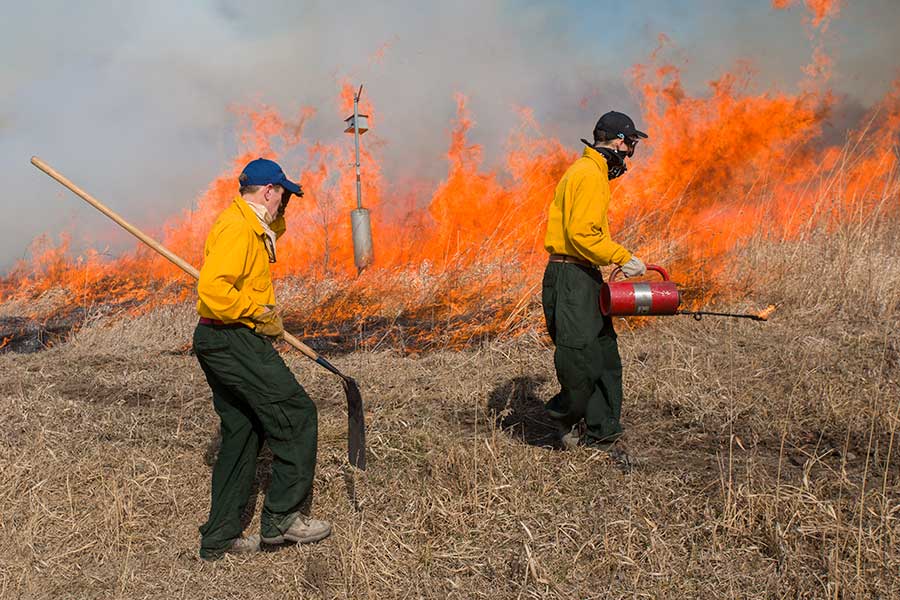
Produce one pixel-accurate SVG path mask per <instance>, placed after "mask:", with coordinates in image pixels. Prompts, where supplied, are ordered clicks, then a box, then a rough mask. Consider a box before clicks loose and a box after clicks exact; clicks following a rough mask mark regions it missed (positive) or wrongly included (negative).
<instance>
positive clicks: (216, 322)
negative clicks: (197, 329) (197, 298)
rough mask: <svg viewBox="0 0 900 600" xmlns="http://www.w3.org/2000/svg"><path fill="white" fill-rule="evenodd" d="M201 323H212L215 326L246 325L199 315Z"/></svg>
mask: <svg viewBox="0 0 900 600" xmlns="http://www.w3.org/2000/svg"><path fill="white" fill-rule="evenodd" d="M200 324H201V325H214V326H215V327H246V325H244V324H243V323H226V322H225V321H220V320H219V319H210V318H209V317H200Z"/></svg>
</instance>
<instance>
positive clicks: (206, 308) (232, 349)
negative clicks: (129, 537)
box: [194, 158, 331, 560]
mask: <svg viewBox="0 0 900 600" xmlns="http://www.w3.org/2000/svg"><path fill="white" fill-rule="evenodd" d="M239 184H240V190H239V195H237V196H236V197H235V199H234V202H233V203H232V204H231V206H229V207H228V208H226V209H225V210H224V211H223V212H222V213H221V214H220V215H219V218H218V219H217V220H216V222H215V224H214V225H213V228H212V231H210V233H209V236H208V237H207V239H206V246H205V251H204V252H205V258H204V262H203V268H202V269H201V270H200V280H199V282H198V285H197V292H198V295H199V297H200V299H199V301H198V302H197V312H198V313H199V314H200V323H199V324H198V325H197V328H196V330H195V331H194V351H195V353H196V355H197V360H198V361H199V362H200V366H201V367H202V369H203V372H204V374H205V375H206V380H207V382H208V383H209V386H210V388H212V392H213V405H214V406H215V409H216V412H217V413H218V414H219V418H220V420H221V434H222V444H221V447H220V449H219V455H218V458H217V459H216V464H215V466H214V467H213V473H212V500H211V503H210V510H209V519H208V520H207V521H206V523H205V524H204V525H203V526H201V527H200V533H201V536H202V538H201V542H200V556H201V557H202V558H204V559H207V560H213V559H216V558H219V557H221V556H222V555H223V554H224V553H226V552H232V553H247V552H255V551H257V550H258V549H259V546H260V537H261V538H262V541H263V542H265V543H269V544H281V543H284V542H315V541H318V540H321V539H323V538H325V537H327V536H328V535H329V534H330V533H331V525H329V524H328V523H327V522H325V521H319V520H314V519H310V518H307V517H306V516H305V515H302V514H301V513H300V506H301V504H303V502H304V501H305V500H306V498H307V497H308V496H309V493H310V490H311V489H312V483H313V474H314V473H315V467H316V445H317V436H318V432H317V413H316V407H315V405H314V404H313V402H312V401H311V400H310V398H309V396H307V394H306V392H305V391H304V390H303V388H302V387H301V386H300V384H299V383H297V380H296V379H294V376H293V374H292V373H291V371H290V370H289V369H288V368H287V366H286V365H285V364H284V361H283V360H282V359H281V356H279V354H278V352H277V351H276V350H275V349H274V348H273V346H272V339H273V338H277V337H279V336H281V335H282V334H283V333H284V326H283V324H282V321H281V317H280V316H279V313H278V311H277V310H276V304H275V291H274V288H273V286H272V276H271V274H270V272H269V263H273V262H275V260H276V253H275V241H276V239H277V238H278V237H280V236H281V234H283V233H284V231H285V228H286V226H285V220H284V210H285V208H286V207H287V204H288V201H289V200H290V198H291V195H298V196H302V195H303V192H302V191H301V190H300V186H299V185H297V184H296V183H294V182H292V181H290V180H289V179H288V178H287V177H286V176H285V174H284V171H282V169H281V167H279V166H278V164H277V163H275V162H272V161H271V160H266V159H262V158H260V159H257V160H254V161H252V162H250V163H248V164H247V166H246V167H244V170H243V172H242V173H241V175H240V178H239ZM263 441H266V442H267V443H268V445H269V448H270V449H271V450H272V454H273V455H274V460H273V461H272V478H271V482H270V483H269V489H268V490H267V491H266V499H265V503H264V504H263V510H262V515H261V517H260V536H255V535H254V536H250V537H242V536H241V534H242V529H243V527H242V526H241V515H242V513H243V511H244V508H245V507H246V506H247V502H248V500H249V499H250V493H251V490H252V487H253V479H254V477H255V475H256V457H257V454H258V452H259V448H260V445H261V444H262V442H263Z"/></svg>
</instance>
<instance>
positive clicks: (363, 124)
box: [344, 115, 369, 135]
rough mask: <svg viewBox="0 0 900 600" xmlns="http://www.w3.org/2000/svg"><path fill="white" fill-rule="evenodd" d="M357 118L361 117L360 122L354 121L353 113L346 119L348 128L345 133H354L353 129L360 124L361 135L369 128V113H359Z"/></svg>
mask: <svg viewBox="0 0 900 600" xmlns="http://www.w3.org/2000/svg"><path fill="white" fill-rule="evenodd" d="M357 119H359V121H358V123H357V122H354V119H353V115H350V116H349V117H347V118H346V119H344V122H345V123H347V129H345V130H344V133H353V129H354V128H355V127H356V126H357V125H358V126H359V134H360V135H362V134H364V133H365V132H367V131H368V130H369V115H357Z"/></svg>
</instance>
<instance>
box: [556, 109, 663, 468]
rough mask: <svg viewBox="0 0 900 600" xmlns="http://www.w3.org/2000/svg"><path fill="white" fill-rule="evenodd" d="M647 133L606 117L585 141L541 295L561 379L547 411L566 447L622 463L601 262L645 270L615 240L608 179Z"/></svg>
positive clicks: (617, 368)
mask: <svg viewBox="0 0 900 600" xmlns="http://www.w3.org/2000/svg"><path fill="white" fill-rule="evenodd" d="M646 137H647V134H646V133H644V132H642V131H638V130H637V128H636V127H635V124H634V121H633V120H632V119H631V118H630V117H628V116H627V115H625V114H623V113H620V112H615V111H613V112H608V113H606V114H604V115H603V116H602V117H600V120H599V121H597V125H596V126H595V127H594V141H593V143H590V142H588V141H587V140H584V139H582V140H581V141H582V142H583V143H584V144H585V145H586V146H587V147H586V148H585V149H584V153H583V155H582V156H581V158H579V159H578V160H576V161H575V162H574V163H573V164H572V165H571V166H570V167H569V168H568V170H567V171H566V172H565V174H564V175H563V177H562V179H560V181H559V184H558V185H557V186H556V191H555V193H554V197H553V202H552V203H551V204H550V209H549V214H548V221H547V233H546V236H545V238H544V247H545V249H546V250H547V252H548V253H550V259H549V262H548V263H547V267H546V270H545V272H544V279H543V290H542V298H541V300H542V304H543V308H544V318H545V319H546V322H547V329H548V331H549V333H550V337H551V339H552V340H553V343H554V344H555V346H556V350H555V353H554V364H555V367H556V375H557V378H558V379H559V384H560V391H559V393H558V394H556V395H555V396H553V397H552V398H551V399H550V401H549V402H547V405H546V409H547V412H548V414H549V415H550V417H551V418H552V419H553V421H554V422H555V423H556V425H557V427H558V429H559V432H560V438H561V443H562V445H563V446H564V447H565V448H567V449H568V448H573V447H575V446H577V445H586V446H591V447H597V448H600V449H603V450H606V451H608V452H609V453H610V455H611V456H613V458H615V459H617V460H619V461H620V462H621V461H626V462H627V460H628V459H627V454H625V453H624V451H623V450H622V449H621V446H620V445H619V447H617V445H616V441H617V440H618V439H619V437H620V436H621V435H622V426H621V424H620V422H619V417H620V414H621V410H622V361H621V358H620V357H619V348H618V344H617V341H616V332H615V330H614V329H613V324H612V320H611V319H610V317H605V316H603V314H602V313H601V312H600V306H599V302H598V297H599V293H600V286H601V284H602V283H603V277H602V275H601V274H600V270H599V267H600V266H605V265H609V264H613V263H615V264H617V265H620V266H621V267H622V271H623V273H624V274H625V275H626V276H627V277H635V276H639V275H643V274H644V273H645V272H646V267H645V265H644V263H643V262H642V261H641V259H639V258H638V257H636V256H634V255H633V254H632V253H631V252H629V251H628V250H627V249H625V248H624V247H623V246H621V245H620V244H617V243H616V242H615V241H613V239H612V236H611V234H610V230H609V221H608V219H607V208H608V206H609V201H610V188H609V181H610V180H612V179H615V178H616V177H620V176H621V175H623V174H624V173H625V171H626V170H627V166H626V164H625V159H626V158H628V157H631V156H633V155H634V149H635V146H636V145H637V143H638V141H639V140H640V139H641V138H646ZM582 421H583V423H584V425H583V426H582V425H581V423H582Z"/></svg>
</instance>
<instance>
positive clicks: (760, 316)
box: [678, 304, 777, 321]
mask: <svg viewBox="0 0 900 600" xmlns="http://www.w3.org/2000/svg"><path fill="white" fill-rule="evenodd" d="M776 308H777V306H776V305H775V304H770V305H769V306H767V307H765V308H764V309H762V310H761V311H759V312H756V313H725V312H713V311H709V310H679V311H678V314H679V315H691V316H692V317H694V319H695V320H697V321H699V320H701V319H702V318H703V317H704V316H711V317H731V318H733V319H751V320H753V321H768V320H769V317H771V316H772V313H774V312H775V309H776Z"/></svg>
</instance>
